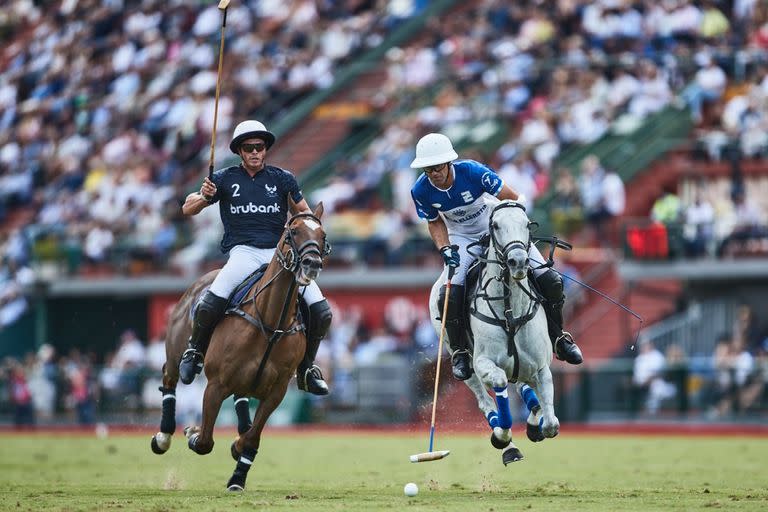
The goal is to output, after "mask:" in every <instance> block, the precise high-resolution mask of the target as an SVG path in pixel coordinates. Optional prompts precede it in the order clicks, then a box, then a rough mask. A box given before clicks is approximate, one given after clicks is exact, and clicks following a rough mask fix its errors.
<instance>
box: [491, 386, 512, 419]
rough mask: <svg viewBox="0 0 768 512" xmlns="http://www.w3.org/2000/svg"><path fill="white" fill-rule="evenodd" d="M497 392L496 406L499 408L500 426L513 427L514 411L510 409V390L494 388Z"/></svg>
mask: <svg viewBox="0 0 768 512" xmlns="http://www.w3.org/2000/svg"><path fill="white" fill-rule="evenodd" d="M493 391H494V392H495V393H496V406H497V407H498V409H499V427H501V428H503V429H508V428H510V427H512V412H511V411H510V410H509V392H508V391H507V388H493Z"/></svg>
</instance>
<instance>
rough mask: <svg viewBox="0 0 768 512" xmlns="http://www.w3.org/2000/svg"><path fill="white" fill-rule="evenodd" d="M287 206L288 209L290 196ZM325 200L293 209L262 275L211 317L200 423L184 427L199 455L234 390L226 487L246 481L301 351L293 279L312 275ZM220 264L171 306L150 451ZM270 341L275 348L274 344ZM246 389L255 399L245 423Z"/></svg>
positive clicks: (158, 444) (163, 434)
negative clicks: (234, 430) (159, 411)
mask: <svg viewBox="0 0 768 512" xmlns="http://www.w3.org/2000/svg"><path fill="white" fill-rule="evenodd" d="M289 206H290V207H291V209H293V204H292V201H291V200H290V198H289ZM322 214H323V205H322V203H320V204H319V205H318V206H317V208H316V209H315V211H314V212H313V213H309V212H305V213H298V214H296V215H293V216H292V217H291V218H290V219H288V222H287V223H286V228H285V232H284V233H283V236H282V238H281V241H280V243H279V244H278V247H277V250H276V251H275V254H274V256H273V257H272V261H271V262H270V263H269V265H268V266H267V268H266V271H265V273H264V276H263V277H262V278H261V279H260V281H259V282H258V283H257V284H256V285H255V286H253V287H252V288H251V290H249V291H248V292H247V295H246V296H245V298H244V299H243V300H242V302H241V303H240V304H239V305H233V304H230V305H229V309H228V310H227V315H226V316H225V317H224V318H223V319H222V320H221V322H220V323H219V324H218V325H217V327H216V330H215V331H214V333H213V336H212V337H211V342H210V347H209V349H208V353H207V354H206V356H205V375H206V377H207V379H208V384H207V386H206V388H205V394H204V396H203V422H202V425H201V427H199V428H198V427H192V428H187V429H185V434H186V435H187V437H188V446H189V448H190V449H191V450H193V451H195V452H196V453H198V454H200V455H205V454H207V453H210V451H211V450H212V449H213V426H214V423H215V421H216V417H217V416H218V414H219V409H220V408H221V403H222V402H223V401H224V400H225V399H226V398H227V397H228V396H230V395H233V394H234V398H235V409H236V411H237V415H238V431H239V433H240V436H239V437H238V438H237V439H236V440H235V442H234V443H233V444H232V456H233V457H235V459H236V460H237V461H238V462H237V466H236V468H235V471H234V473H233V475H232V478H230V480H229V483H228V484H227V488H228V489H229V490H232V491H241V490H243V489H244V488H245V480H246V477H247V475H248V470H249V469H250V467H251V464H252V463H253V459H254V458H255V456H256V453H257V451H258V449H259V443H260V440H261V431H262V429H263V428H264V425H265V424H266V422H267V419H268V418H269V416H270V415H271V414H272V412H273V411H274V410H275V409H276V408H277V406H278V405H279V404H280V402H282V400H283V397H284V396H285V393H286V391H287V389H288V384H289V383H290V380H291V378H292V377H293V375H294V374H295V373H296V368H297V367H298V365H299V362H300V361H301V360H302V357H303V356H304V350H305V348H306V337H305V328H304V325H303V324H302V323H301V320H300V318H299V315H298V307H297V305H298V291H299V287H301V286H306V285H307V284H309V283H310V282H311V281H312V280H313V279H315V278H317V276H318V274H319V273H320V270H321V269H322V266H323V257H324V256H325V255H326V254H327V253H328V247H327V245H326V240H325V231H324V230H323V227H322V224H321V222H320V218H321V217H322ZM217 273H218V270H214V271H212V272H209V273H208V274H206V275H205V276H203V277H202V278H200V279H198V280H197V281H196V282H195V283H194V284H193V285H192V286H191V287H190V288H189V289H188V290H187V291H186V292H185V293H184V295H183V296H182V298H181V300H180V301H179V303H178V304H176V306H175V308H174V309H173V312H172V313H171V316H170V319H169V324H168V331H167V336H166V362H165V365H164V366H163V386H162V387H161V388H160V391H162V393H163V417H162V420H161V422H160V432H158V433H157V434H155V436H153V437H152V443H151V447H152V451H153V452H155V453H158V454H162V453H165V452H166V451H167V450H168V448H170V445H171V436H172V435H173V433H174V431H175V430H176V420H175V413H176V398H175V392H176V384H177V382H178V380H179V361H180V360H181V355H182V353H183V352H184V349H185V348H186V346H187V339H188V338H189V335H190V333H191V331H192V325H191V320H190V310H191V308H192V307H193V306H194V305H195V302H196V301H197V299H198V297H200V295H201V293H202V292H203V290H204V289H205V287H207V286H208V285H210V284H211V282H212V281H213V279H214V277H215V276H216V274H217ZM273 348H274V350H273ZM247 397H255V398H257V399H258V400H259V406H258V408H257V410H256V414H255V415H254V418H253V423H252V424H251V421H250V415H249V411H248V402H247Z"/></svg>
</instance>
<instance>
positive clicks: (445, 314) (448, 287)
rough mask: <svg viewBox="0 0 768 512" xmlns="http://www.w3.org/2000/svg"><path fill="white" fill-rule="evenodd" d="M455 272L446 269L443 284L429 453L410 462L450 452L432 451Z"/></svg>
mask: <svg viewBox="0 0 768 512" xmlns="http://www.w3.org/2000/svg"><path fill="white" fill-rule="evenodd" d="M455 271H456V268H455V267H451V266H449V267H448V281H446V283H445V300H444V301H443V318H442V320H441V322H440V341H439V342H438V344H437V369H436V370H435V392H434V394H433V395H432V423H431V424H430V427H429V451H428V452H424V453H417V454H415V455H411V456H410V460H411V462H428V461H430V460H440V459H444V458H445V457H447V456H448V454H449V453H451V451H450V450H438V451H433V448H434V443H435V412H436V411H437V388H438V385H439V384H440V363H441V362H442V360H443V338H444V336H445V321H446V319H447V318H448V297H449V296H450V294H451V278H452V277H453V273H454V272H455Z"/></svg>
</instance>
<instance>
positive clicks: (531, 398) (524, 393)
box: [520, 384, 541, 412]
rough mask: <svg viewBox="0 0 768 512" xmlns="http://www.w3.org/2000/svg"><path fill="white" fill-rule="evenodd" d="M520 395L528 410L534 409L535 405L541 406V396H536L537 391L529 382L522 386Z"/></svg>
mask: <svg viewBox="0 0 768 512" xmlns="http://www.w3.org/2000/svg"><path fill="white" fill-rule="evenodd" d="M520 397H521V398H522V399H523V402H525V406H526V407H527V408H528V412H530V411H532V410H533V409H534V408H535V407H541V406H540V405H539V397H537V396H536V392H535V391H534V390H533V388H532V387H531V386H529V385H528V384H523V387H521V388H520Z"/></svg>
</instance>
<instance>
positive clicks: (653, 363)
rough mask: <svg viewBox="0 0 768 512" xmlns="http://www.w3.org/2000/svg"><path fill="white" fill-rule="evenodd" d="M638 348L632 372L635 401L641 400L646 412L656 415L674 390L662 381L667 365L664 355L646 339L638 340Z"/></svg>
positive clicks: (672, 394) (672, 386) (671, 385)
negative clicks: (638, 351) (662, 403)
mask: <svg viewBox="0 0 768 512" xmlns="http://www.w3.org/2000/svg"><path fill="white" fill-rule="evenodd" d="M638 347H639V348H640V353H639V354H638V355H637V357H636V358H635V362H634V367H633V371H632V385H633V387H634V394H635V400H638V399H640V398H642V399H643V401H644V407H645V410H646V412H648V413H650V414H656V413H657V412H658V410H659V407H660V406H661V402H662V401H664V400H666V399H668V398H671V397H673V396H674V395H675V392H676V389H675V386H674V385H673V384H670V383H669V382H667V381H666V380H664V371H665V369H666V365H667V361H666V358H665V357H664V354H662V353H661V351H659V349H657V348H656V347H655V346H654V344H653V342H652V341H650V340H648V339H642V340H640V342H639V343H638Z"/></svg>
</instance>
